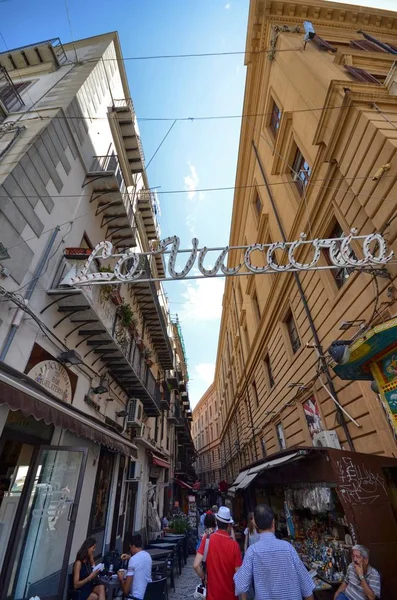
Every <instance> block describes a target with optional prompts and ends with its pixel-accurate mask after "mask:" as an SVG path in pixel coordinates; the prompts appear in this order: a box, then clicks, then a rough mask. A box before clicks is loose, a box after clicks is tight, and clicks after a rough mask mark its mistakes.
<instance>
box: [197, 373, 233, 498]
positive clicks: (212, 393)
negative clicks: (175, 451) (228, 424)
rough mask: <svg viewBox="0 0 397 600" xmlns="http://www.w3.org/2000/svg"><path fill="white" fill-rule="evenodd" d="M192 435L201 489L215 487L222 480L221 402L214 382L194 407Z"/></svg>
mask: <svg viewBox="0 0 397 600" xmlns="http://www.w3.org/2000/svg"><path fill="white" fill-rule="evenodd" d="M191 431H192V437H193V443H194V447H195V449H196V463H195V469H196V473H197V475H198V477H199V479H200V482H201V489H202V490H206V489H211V488H213V489H215V488H216V487H217V486H218V484H219V482H220V480H221V464H222V462H225V461H224V460H222V457H221V444H220V433H221V431H220V404H219V398H218V392H217V389H216V387H215V385H214V384H212V385H211V386H210V387H209V388H208V390H207V391H206V392H205V394H204V395H203V396H202V398H201V399H200V401H199V402H198V404H197V405H196V406H195V408H194V409H193V422H192V428H191Z"/></svg>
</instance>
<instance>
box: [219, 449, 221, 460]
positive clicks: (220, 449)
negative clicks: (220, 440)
mask: <svg viewBox="0 0 397 600" xmlns="http://www.w3.org/2000/svg"><path fill="white" fill-rule="evenodd" d="M218 458H219V460H220V459H221V449H220V447H219V448H218Z"/></svg>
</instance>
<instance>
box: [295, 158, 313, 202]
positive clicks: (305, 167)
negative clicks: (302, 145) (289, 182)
mask: <svg viewBox="0 0 397 600" xmlns="http://www.w3.org/2000/svg"><path fill="white" fill-rule="evenodd" d="M290 170H291V173H292V178H293V180H294V182H295V185H296V187H297V189H298V192H299V195H300V196H303V194H304V192H305V189H306V186H307V184H308V183H309V179H310V175H311V172H312V170H311V168H310V167H309V163H308V162H307V160H306V159H305V157H304V156H303V154H302V152H301V151H300V150H299V148H298V147H297V148H296V153H295V157H294V160H293V163H292V167H291V168H290Z"/></svg>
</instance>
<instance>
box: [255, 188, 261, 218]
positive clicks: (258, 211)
mask: <svg viewBox="0 0 397 600" xmlns="http://www.w3.org/2000/svg"><path fill="white" fill-rule="evenodd" d="M254 206H255V211H256V214H257V216H258V218H259V217H260V216H261V214H262V208H263V205H262V200H261V197H260V195H259V192H257V191H256V192H255V198H254Z"/></svg>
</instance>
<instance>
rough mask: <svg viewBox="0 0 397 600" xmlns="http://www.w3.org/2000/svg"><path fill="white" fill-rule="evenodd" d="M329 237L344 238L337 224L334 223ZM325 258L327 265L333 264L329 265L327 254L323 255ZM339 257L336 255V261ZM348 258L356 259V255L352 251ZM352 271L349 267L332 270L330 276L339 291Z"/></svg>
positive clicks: (338, 254) (329, 260)
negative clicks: (332, 277)
mask: <svg viewBox="0 0 397 600" xmlns="http://www.w3.org/2000/svg"><path fill="white" fill-rule="evenodd" d="M329 237H330V238H341V237H345V234H344V233H343V229H342V227H341V226H340V225H339V223H338V222H336V224H335V226H334V227H333V229H332V230H331V233H330V235H329ZM325 256H326V260H327V262H328V264H333V263H331V259H330V257H329V253H328V252H326V253H325ZM339 256H340V253H339V252H338V253H336V259H338V257H339ZM350 257H351V258H356V255H355V254H354V252H353V250H352V251H351V253H350ZM353 271H354V269H353V268H351V269H350V268H349V267H341V268H340V269H332V274H333V276H334V278H335V282H336V285H337V286H338V289H340V288H341V287H342V286H343V285H344V284H345V283H346V280H347V279H349V277H350V273H352V272H353Z"/></svg>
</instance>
